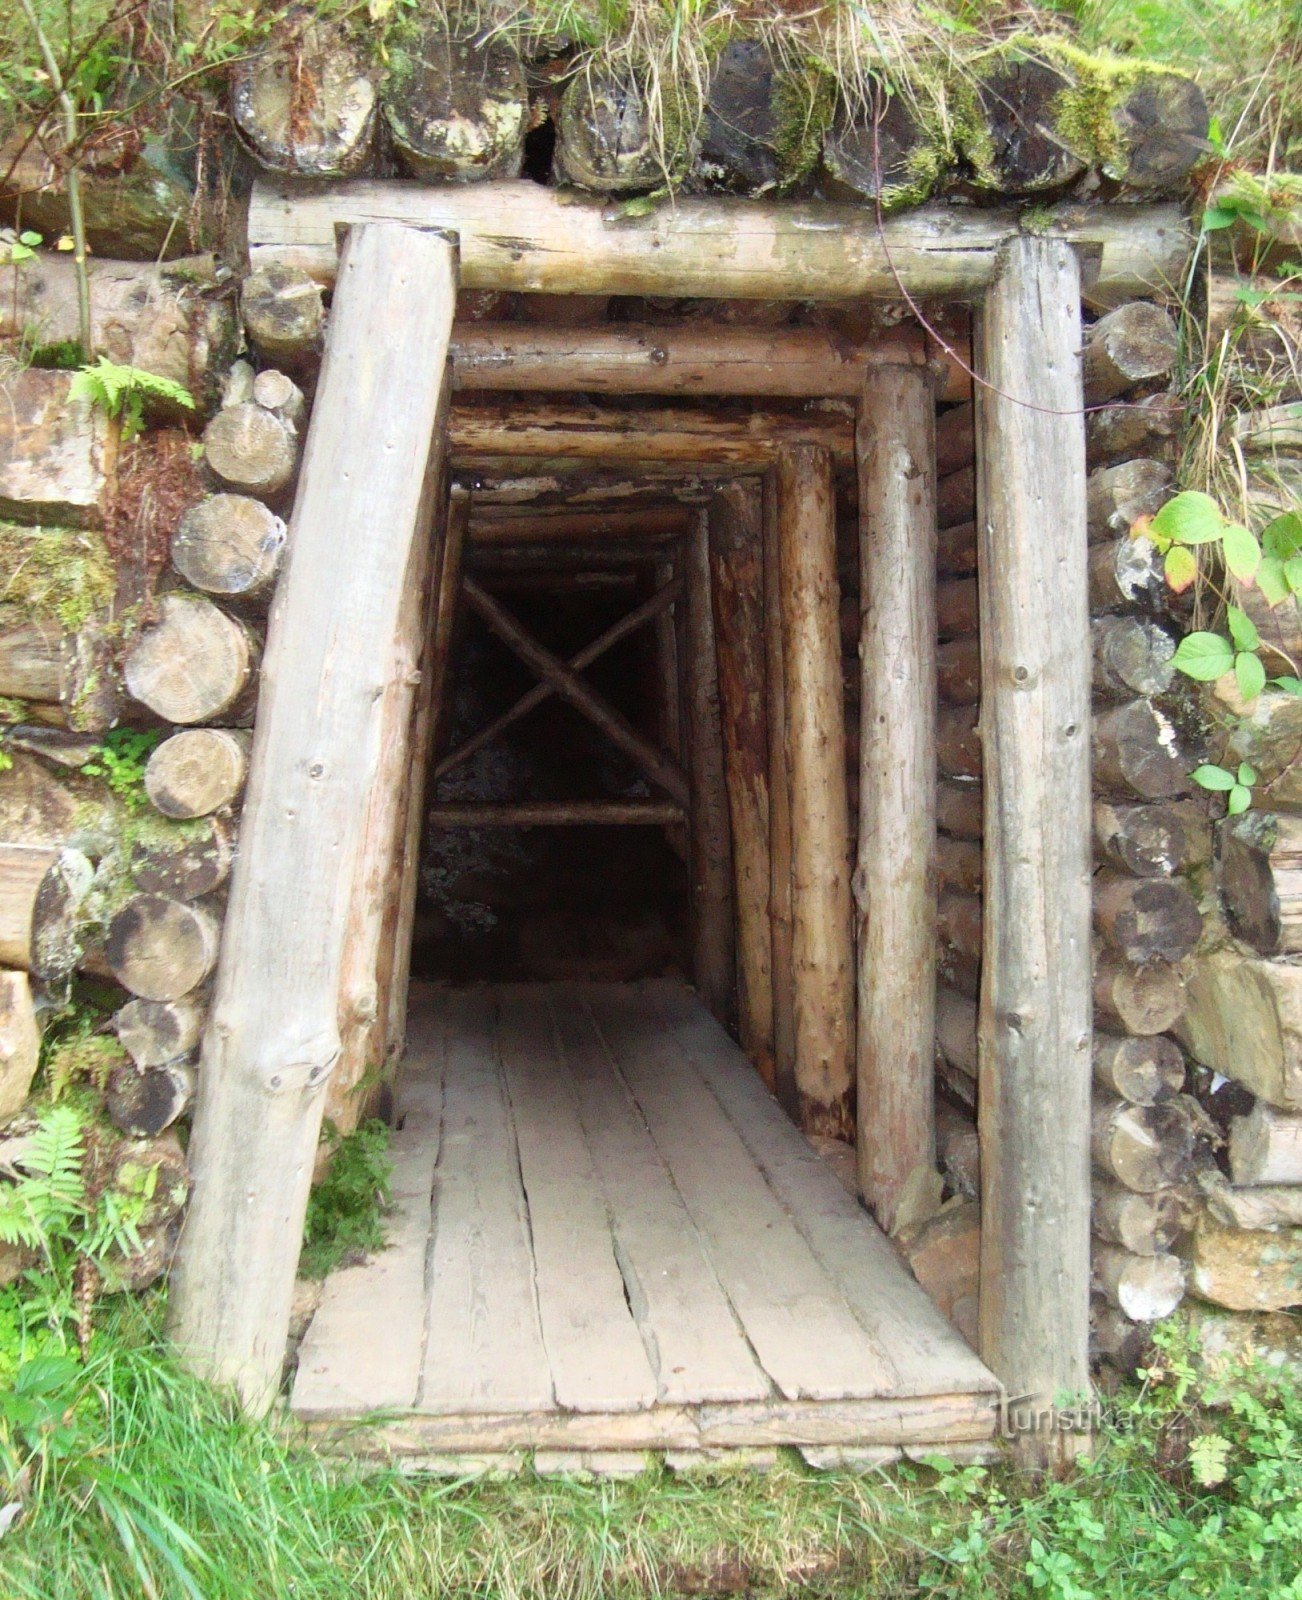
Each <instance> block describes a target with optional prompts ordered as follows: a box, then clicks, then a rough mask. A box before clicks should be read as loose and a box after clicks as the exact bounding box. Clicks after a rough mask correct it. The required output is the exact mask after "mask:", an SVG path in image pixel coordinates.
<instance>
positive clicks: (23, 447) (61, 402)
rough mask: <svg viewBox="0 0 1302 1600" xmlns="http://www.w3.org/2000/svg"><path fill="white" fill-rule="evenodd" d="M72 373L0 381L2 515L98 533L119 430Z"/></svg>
mask: <svg viewBox="0 0 1302 1600" xmlns="http://www.w3.org/2000/svg"><path fill="white" fill-rule="evenodd" d="M72 382H73V375H72V374H71V373H69V372H46V371H43V370H41V369H39V368H36V367H24V368H22V369H21V370H19V371H17V372H14V373H12V374H11V375H10V376H8V377H6V378H4V379H3V380H2V381H0V517H6V518H10V519H12V520H13V521H14V522H25V523H43V524H53V525H55V526H58V527H69V528H98V527H102V526H103V525H104V521H105V518H106V517H107V515H108V510H109V498H110V491H111V484H112V474H113V466H114V460H115V456H116V449H117V429H116V427H115V426H113V425H111V424H110V422H109V420H108V418H107V417H105V415H104V413H103V412H102V411H100V410H98V409H97V408H95V407H93V406H92V405H91V403H90V401H89V400H87V399H85V398H81V399H74V398H73V396H72V394H71V392H70V391H71V388H72Z"/></svg>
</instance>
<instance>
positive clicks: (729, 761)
mask: <svg viewBox="0 0 1302 1600" xmlns="http://www.w3.org/2000/svg"><path fill="white" fill-rule="evenodd" d="M763 528H764V504H763V495H762V491H761V489H760V486H759V484H758V483H754V482H749V483H747V482H738V483H735V484H730V485H728V486H727V487H725V488H723V489H721V490H720V491H719V494H718V495H717V496H716V498H715V500H714V503H713V504H712V505H711V507H710V568H711V576H712V578H713V582H712V585H711V588H712V591H713V596H714V627H715V643H716V646H717V652H718V660H719V704H720V708H721V711H722V716H723V754H724V764H725V768H726V773H727V780H728V808H729V816H730V819H731V822H732V868H733V888H734V899H735V903H736V912H737V1017H738V1025H739V1029H738V1031H739V1033H740V1036H741V1047H742V1049H743V1050H744V1051H745V1052H746V1054H747V1055H748V1056H749V1057H750V1058H751V1060H752V1061H753V1062H754V1063H755V1065H756V1067H757V1068H758V1069H759V1072H760V1076H761V1077H762V1078H763V1079H764V1081H765V1083H766V1084H768V1086H769V1088H772V1087H773V1085H774V1076H773V935H772V929H771V927H770V925H769V897H770V883H769V741H768V728H767V725H766V712H765V707H764V607H765V603H766V598H767V597H766V596H765V593H764V539H763Z"/></svg>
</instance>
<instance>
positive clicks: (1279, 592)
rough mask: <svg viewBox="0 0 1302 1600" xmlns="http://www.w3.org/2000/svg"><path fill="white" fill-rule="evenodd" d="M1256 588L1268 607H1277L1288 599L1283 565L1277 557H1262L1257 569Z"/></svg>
mask: <svg viewBox="0 0 1302 1600" xmlns="http://www.w3.org/2000/svg"><path fill="white" fill-rule="evenodd" d="M1257 588H1258V589H1259V590H1260V591H1261V598H1262V599H1263V600H1264V601H1265V602H1266V604H1267V605H1268V606H1277V605H1279V603H1280V601H1282V600H1287V599H1288V597H1289V594H1290V593H1291V591H1290V589H1289V584H1288V579H1287V578H1286V577H1285V576H1284V563H1283V562H1282V561H1281V560H1280V559H1279V557H1278V556H1262V558H1261V565H1260V566H1259V567H1258V568H1257Z"/></svg>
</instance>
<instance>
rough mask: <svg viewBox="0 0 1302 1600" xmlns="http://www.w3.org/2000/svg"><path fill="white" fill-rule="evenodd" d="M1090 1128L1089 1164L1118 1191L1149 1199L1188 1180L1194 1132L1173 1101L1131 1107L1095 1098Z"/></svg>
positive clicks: (1179, 1105)
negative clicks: (1119, 1187) (1091, 1161)
mask: <svg viewBox="0 0 1302 1600" xmlns="http://www.w3.org/2000/svg"><path fill="white" fill-rule="evenodd" d="M1090 1128H1091V1146H1090V1148H1091V1150H1092V1152H1093V1157H1094V1165H1095V1166H1096V1167H1097V1168H1098V1169H1099V1171H1100V1172H1105V1173H1107V1174H1108V1176H1109V1177H1111V1178H1115V1179H1116V1181H1117V1182H1118V1183H1119V1184H1121V1185H1122V1187H1123V1188H1126V1189H1133V1190H1135V1191H1136V1193H1138V1194H1153V1193H1155V1192H1156V1191H1157V1190H1159V1189H1169V1188H1172V1187H1175V1186H1177V1185H1179V1184H1183V1183H1185V1182H1187V1181H1188V1179H1189V1177H1190V1175H1191V1171H1192V1161H1193V1152H1194V1129H1193V1124H1192V1122H1191V1120H1190V1117H1189V1113H1188V1111H1187V1110H1186V1108H1185V1106H1184V1105H1183V1103H1182V1102H1181V1101H1180V1100H1179V1099H1173V1100H1166V1101H1163V1102H1162V1103H1161V1104H1159V1105H1155V1106H1136V1105H1131V1104H1130V1102H1129V1101H1125V1100H1114V1099H1113V1098H1112V1097H1111V1096H1110V1095H1106V1094H1096V1096H1095V1100H1094V1106H1093V1110H1092V1112H1091V1114H1090Z"/></svg>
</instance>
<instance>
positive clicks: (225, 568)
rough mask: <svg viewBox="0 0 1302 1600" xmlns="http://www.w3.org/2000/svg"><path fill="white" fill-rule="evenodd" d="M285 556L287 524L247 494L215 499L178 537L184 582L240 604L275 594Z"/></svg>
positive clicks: (177, 561)
mask: <svg viewBox="0 0 1302 1600" xmlns="http://www.w3.org/2000/svg"><path fill="white" fill-rule="evenodd" d="M263 376H265V374H263ZM284 550H285V524H284V523H283V522H282V521H281V520H280V518H279V517H278V516H276V515H275V513H274V512H272V511H268V510H267V508H266V506H264V505H263V504H262V502H261V501H260V500H253V499H251V498H250V497H249V496H248V495H243V494H213V495H209V496H208V498H207V499H206V500H203V501H200V503H199V504H198V505H197V506H192V507H191V508H190V510H189V511H187V512H186V513H185V515H184V516H183V517H182V518H181V521H180V523H179V524H178V525H177V529H176V532H175V533H174V534H173V535H172V565H173V566H174V567H175V568H176V570H177V571H178V572H179V573H180V574H181V576H182V577H183V578H185V579H186V580H187V581H188V582H189V583H192V584H193V585H194V587H195V588H196V589H202V590H204V592H205V593H207V594H218V595H226V596H229V597H231V598H233V599H239V600H253V599H256V598H257V597H258V596H259V595H262V594H265V593H266V591H267V590H269V589H270V588H271V586H272V584H273V583H275V581H276V574H277V573H278V572H279V570H280V562H281V557H282V556H283V554H284Z"/></svg>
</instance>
